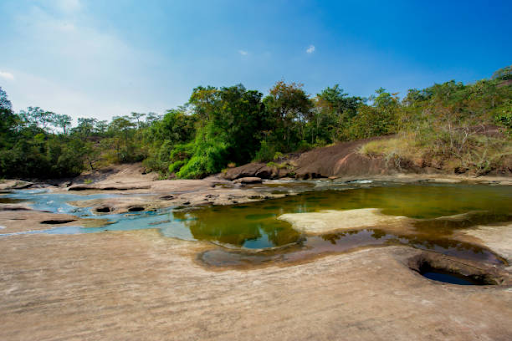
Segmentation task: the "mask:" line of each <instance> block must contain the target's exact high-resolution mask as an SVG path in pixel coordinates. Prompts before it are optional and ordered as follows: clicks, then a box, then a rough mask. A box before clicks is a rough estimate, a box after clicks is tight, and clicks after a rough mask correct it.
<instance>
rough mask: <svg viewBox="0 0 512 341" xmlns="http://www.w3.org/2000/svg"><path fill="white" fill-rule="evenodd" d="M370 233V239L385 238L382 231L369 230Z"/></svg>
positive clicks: (384, 233)
mask: <svg viewBox="0 0 512 341" xmlns="http://www.w3.org/2000/svg"><path fill="white" fill-rule="evenodd" d="M370 231H372V232H373V233H372V237H373V238H375V239H381V238H383V237H385V236H387V234H386V232H384V231H382V230H370Z"/></svg>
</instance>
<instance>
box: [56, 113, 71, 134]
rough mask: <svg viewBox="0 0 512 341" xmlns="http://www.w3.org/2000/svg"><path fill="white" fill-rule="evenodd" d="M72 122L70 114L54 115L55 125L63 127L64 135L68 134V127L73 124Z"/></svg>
mask: <svg viewBox="0 0 512 341" xmlns="http://www.w3.org/2000/svg"><path fill="white" fill-rule="evenodd" d="M71 122H72V121H71V116H69V115H59V114H55V116H54V125H55V126H56V127H57V128H61V129H62V132H63V133H64V135H67V133H68V131H67V129H68V128H69V127H70V126H71Z"/></svg>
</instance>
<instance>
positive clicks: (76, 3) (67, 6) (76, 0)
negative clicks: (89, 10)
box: [54, 0, 82, 13]
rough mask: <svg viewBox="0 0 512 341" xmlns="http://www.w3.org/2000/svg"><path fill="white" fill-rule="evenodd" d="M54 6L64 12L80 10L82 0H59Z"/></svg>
mask: <svg viewBox="0 0 512 341" xmlns="http://www.w3.org/2000/svg"><path fill="white" fill-rule="evenodd" d="M54 6H55V7H56V8H57V9H58V10H59V11H61V12H64V13H73V12H78V11H80V10H81V9H82V3H81V2H80V0H57V1H55V2H54Z"/></svg>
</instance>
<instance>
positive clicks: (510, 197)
mask: <svg viewBox="0 0 512 341" xmlns="http://www.w3.org/2000/svg"><path fill="white" fill-rule="evenodd" d="M510 203H512V188H510V187H506V186H492V187H491V186H485V185H461V184H425V185H423V184H420V185H418V184H416V185H401V184H395V185H388V186H382V187H370V188H358V189H350V190H345V191H335V190H328V191H323V192H322V195H319V194H318V192H307V193H303V194H299V195H296V196H294V197H293V199H292V198H280V199H272V200H269V201H265V202H255V203H250V204H244V205H243V206H245V207H244V208H236V209H235V208H234V207H230V206H215V207H205V208H201V209H198V210H194V211H189V212H186V213H180V214H185V215H188V216H193V217H196V218H197V219H196V220H195V221H190V222H188V223H187V224H188V225H187V226H188V227H189V228H190V231H191V233H192V235H193V236H194V238H195V239H200V240H210V241H214V242H215V243H218V244H223V245H225V244H229V245H232V246H235V247H247V248H269V247H277V246H283V245H288V244H290V243H294V242H297V241H299V239H300V237H301V234H300V233H299V232H297V231H295V230H294V229H293V228H292V227H291V225H290V224H289V223H287V222H284V221H280V220H278V219H277V217H278V216H280V215H281V214H285V213H303V212H316V211H321V210H324V209H326V207H328V209H331V210H351V209H360V208H380V209H382V212H383V213H384V214H388V215H396V216H407V217H409V218H414V219H421V220H419V221H418V222H417V223H415V225H414V226H413V228H414V229H416V231H417V233H418V234H420V235H419V236H417V237H415V238H413V240H412V241H410V242H409V244H410V245H416V246H417V245H420V241H421V242H422V243H423V242H425V243H426V244H427V245H428V244H429V243H430V244H432V247H433V245H434V244H436V242H432V241H436V240H437V241H439V240H441V239H442V238H447V237H449V236H450V235H451V234H452V232H453V230H455V229H456V228H467V227H471V226H474V225H478V224H491V223H496V222H506V221H512V216H511V215H510V213H509V211H510V205H511V204H510ZM476 211H477V212H478V213H474V212H476ZM468 212H473V213H470V214H467V216H466V217H464V218H463V219H462V220H461V219H458V220H457V219H452V218H450V217H448V218H446V219H443V217H447V216H452V215H456V214H466V213H468ZM308 238H309V239H311V237H308ZM414 241H416V242H414ZM443 243H445V244H446V242H443ZM449 247H458V246H457V243H453V245H452V246H449Z"/></svg>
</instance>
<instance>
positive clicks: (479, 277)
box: [409, 253, 511, 285]
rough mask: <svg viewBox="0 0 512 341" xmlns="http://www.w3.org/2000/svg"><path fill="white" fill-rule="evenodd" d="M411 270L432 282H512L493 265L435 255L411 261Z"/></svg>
mask: <svg viewBox="0 0 512 341" xmlns="http://www.w3.org/2000/svg"><path fill="white" fill-rule="evenodd" d="M409 268H411V269H412V270H414V271H416V272H418V273H419V274H420V275H422V276H423V277H425V278H428V279H430V280H433V281H436V282H442V283H449V284H457V285H499V284H507V283H508V282H510V280H511V278H510V276H509V275H508V274H505V273H503V272H502V271H500V270H499V269H498V268H496V267H493V266H491V265H487V264H484V263H475V262H470V261H467V260H463V261H462V260H460V259H457V258H455V257H448V256H445V255H441V254H434V253H432V254H431V253H423V254H420V255H418V256H415V257H413V258H411V259H409Z"/></svg>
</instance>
